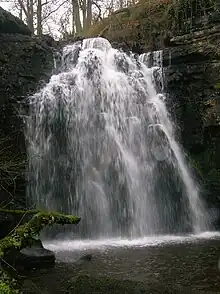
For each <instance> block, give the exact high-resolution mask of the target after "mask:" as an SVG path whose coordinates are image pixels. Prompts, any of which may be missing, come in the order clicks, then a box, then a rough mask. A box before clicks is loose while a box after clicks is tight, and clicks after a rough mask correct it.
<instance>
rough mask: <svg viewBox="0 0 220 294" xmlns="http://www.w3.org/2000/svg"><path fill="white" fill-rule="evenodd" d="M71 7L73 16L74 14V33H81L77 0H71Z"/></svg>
mask: <svg viewBox="0 0 220 294" xmlns="http://www.w3.org/2000/svg"><path fill="white" fill-rule="evenodd" d="M72 7H73V14H74V20H75V25H76V33H78V34H79V33H81V32H82V25H81V21H80V13H79V2H78V0H72Z"/></svg>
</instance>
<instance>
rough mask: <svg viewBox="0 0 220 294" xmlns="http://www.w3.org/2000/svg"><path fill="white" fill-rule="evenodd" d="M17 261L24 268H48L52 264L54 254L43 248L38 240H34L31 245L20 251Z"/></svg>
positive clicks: (53, 262)
mask: <svg viewBox="0 0 220 294" xmlns="http://www.w3.org/2000/svg"><path fill="white" fill-rule="evenodd" d="M19 261H20V262H21V264H22V265H23V267H24V269H33V268H48V267H53V266H54V264H55V254H54V253H53V252H52V251H51V250H48V249H45V248H44V246H43V244H42V242H41V241H40V240H36V242H35V243H34V244H33V245H32V246H31V247H29V248H24V249H22V250H21V251H20V258H19Z"/></svg>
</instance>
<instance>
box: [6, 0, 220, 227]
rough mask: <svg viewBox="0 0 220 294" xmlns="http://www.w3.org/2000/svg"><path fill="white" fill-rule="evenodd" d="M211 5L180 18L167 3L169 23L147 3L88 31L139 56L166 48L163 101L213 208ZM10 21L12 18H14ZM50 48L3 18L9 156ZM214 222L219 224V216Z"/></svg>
mask: <svg viewBox="0 0 220 294" xmlns="http://www.w3.org/2000/svg"><path fill="white" fill-rule="evenodd" d="M165 2H166V1H164V3H165ZM167 2H169V1H167ZM192 2H193V1H192ZM201 2H202V0H201ZM208 2H210V3H211V2H213V1H206V3H207V7H205V10H202V9H200V10H199V9H197V8H196V9H197V10H196V9H195V8H193V9H194V10H193V14H189V15H193V17H191V16H190V17H189V15H188V16H187V15H186V18H185V19H184V20H183V18H182V16H181V13H182V12H181V11H182V10H179V11H178V12H176V11H174V9H173V8H172V7H171V6H169V10H166V21H164V17H162V14H163V15H164V11H165V10H164V9H165V6H163V5H161V6H155V7H153V8H152V9H151V11H150V12H149V9H148V10H147V8H146V11H147V13H146V11H145V10H144V9H143V6H140V5H139V6H137V7H136V8H132V9H125V10H121V11H119V12H117V13H115V14H114V15H113V16H111V18H108V19H106V20H104V21H102V22H100V23H98V24H96V25H95V26H93V27H92V28H91V30H90V32H89V34H88V36H103V37H106V38H108V39H109V40H110V41H111V42H112V43H113V45H114V46H115V47H118V48H123V49H125V50H133V51H134V52H136V53H142V52H147V51H151V50H159V49H163V50H164V76H165V81H166V85H165V86H166V87H165V88H166V92H167V103H168V106H169V109H170V113H171V115H172V117H173V119H174V121H175V122H176V125H177V129H176V130H177V136H178V137H179V140H180V141H181V143H182V144H183V146H184V148H185V151H186V153H187V155H188V158H189V161H190V163H191V165H192V166H193V168H194V170H195V171H196V174H197V177H198V179H199V181H200V183H201V187H202V193H203V195H204V197H205V199H206V200H207V203H208V206H209V208H210V209H212V208H213V209H214V210H215V212H216V211H219V210H220V198H219V196H220V152H219V148H220V124H219V115H220V107H219V103H220V102H219V101H220V75H219V73H220V49H219V48H220V47H219V44H220V42H219V37H220V16H219V13H218V10H217V8H216V7H215V8H213V7H211V6H209V5H208ZM210 7H211V8H210ZM166 9H168V8H166ZM1 12H2V11H1V10H0V18H1V17H2V15H1ZM116 18H117V21H115V19H116ZM2 19H3V18H2ZM4 19H5V18H4ZM7 19H8V18H7ZM174 20H175V21H174ZM7 21H8V20H7ZM10 21H11V22H16V23H17V19H16V18H11V15H10ZM13 25H14V23H13ZM20 25H21V24H20V23H19V26H20ZM15 27H16V28H17V29H15ZM7 28H8V26H7ZM66 42H72V40H71V38H70V39H69V40H67V41H65V43H66ZM55 47H56V45H55V43H54V41H53V40H52V39H51V38H50V37H42V38H38V37H32V36H30V33H29V32H28V30H27V31H26V30H24V29H21V30H20V29H18V26H12V29H10V30H9V31H8V29H5V27H2V26H1V23H0V69H1V71H0V75H1V79H0V93H1V95H0V120H1V123H0V132H1V138H3V139H4V138H6V137H8V136H9V137H10V140H9V145H10V150H11V152H12V154H17V153H18V154H21V153H23V152H24V151H25V148H24V138H23V130H22V124H23V122H22V119H21V118H20V117H18V115H17V114H18V110H20V107H21V104H22V102H23V101H24V100H23V99H24V97H26V96H27V95H28V94H30V93H33V92H34V91H36V89H37V87H38V86H40V85H41V83H40V81H41V80H47V79H48V77H49V76H50V74H51V70H52V68H53V50H54V49H55ZM7 144H8V142H7ZM10 189H12V191H13V193H14V194H16V195H18V194H19V185H17V188H16V189H17V190H13V189H14V188H12V187H11V188H10ZM10 191H11V190H10ZM10 191H9V192H10ZM21 191H22V193H23V195H24V190H22V188H21ZM10 193H11V192H10ZM3 194H5V191H4V189H2V190H1V191H0V196H1V201H3V200H4V197H3V196H2V195H3ZM215 221H216V225H218V226H219V225H220V221H219V220H218V218H217V217H216V219H215Z"/></svg>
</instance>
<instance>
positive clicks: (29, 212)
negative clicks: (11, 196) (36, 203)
mask: <svg viewBox="0 0 220 294" xmlns="http://www.w3.org/2000/svg"><path fill="white" fill-rule="evenodd" d="M38 212H40V210H37V209H32V210H21V209H15V210H13V209H4V208H0V213H5V214H12V215H23V214H27V215H32V214H36V213H38Z"/></svg>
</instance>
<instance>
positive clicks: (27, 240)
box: [0, 211, 80, 293]
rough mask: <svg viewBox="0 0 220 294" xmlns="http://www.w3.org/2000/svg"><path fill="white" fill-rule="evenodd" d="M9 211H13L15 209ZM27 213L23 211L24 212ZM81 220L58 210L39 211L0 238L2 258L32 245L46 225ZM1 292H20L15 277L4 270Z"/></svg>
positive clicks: (0, 277) (0, 284)
mask: <svg viewBox="0 0 220 294" xmlns="http://www.w3.org/2000/svg"><path fill="white" fill-rule="evenodd" d="M7 212H8V211H7ZM9 212H10V213H13V211H9ZM19 212H21V211H19ZM32 212H33V211H32ZM25 213H26V212H25V211H23V214H25ZM79 221H80V218H79V217H75V216H71V215H64V214H60V213H57V212H38V213H36V214H34V216H33V217H32V219H31V220H30V221H29V222H27V223H25V224H24V225H21V226H18V227H17V228H15V229H14V231H13V232H11V234H9V235H8V236H7V237H5V238H3V239H1V240H0V258H1V259H2V260H3V261H4V256H5V254H8V253H10V252H14V251H20V250H21V249H23V248H25V247H30V246H31V245H32V244H33V242H34V240H36V238H37V237H38V235H39V233H40V232H41V230H42V229H43V228H44V227H45V226H52V225H54V224H60V225H65V224H77V223H78V222H79ZM0 293H19V289H18V288H17V283H16V281H15V279H14V278H13V277H11V276H10V275H9V274H8V273H7V272H6V271H3V270H1V271H0Z"/></svg>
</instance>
